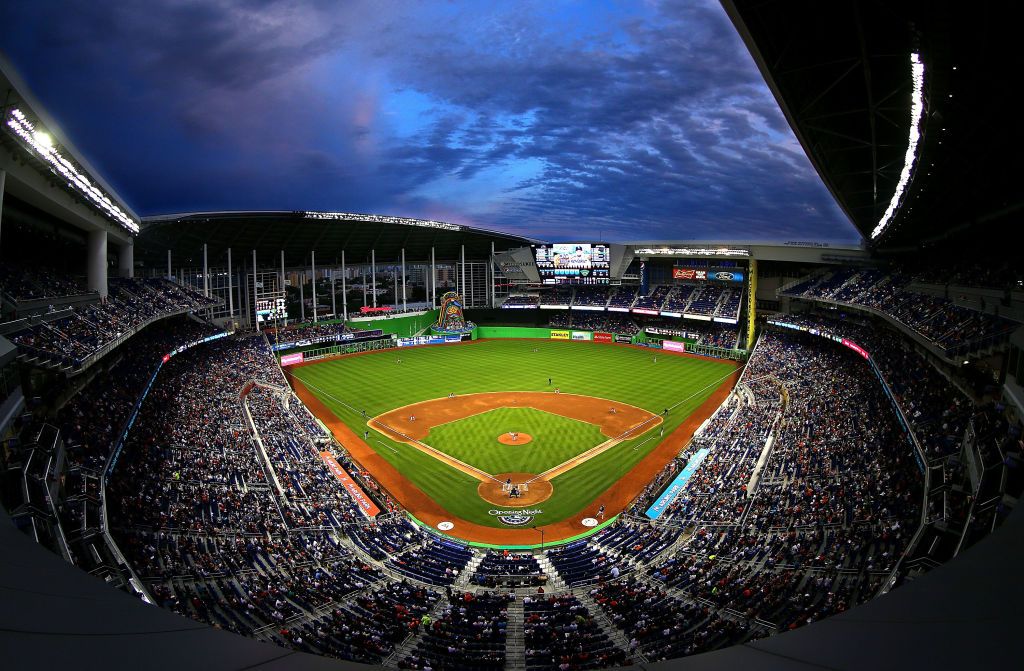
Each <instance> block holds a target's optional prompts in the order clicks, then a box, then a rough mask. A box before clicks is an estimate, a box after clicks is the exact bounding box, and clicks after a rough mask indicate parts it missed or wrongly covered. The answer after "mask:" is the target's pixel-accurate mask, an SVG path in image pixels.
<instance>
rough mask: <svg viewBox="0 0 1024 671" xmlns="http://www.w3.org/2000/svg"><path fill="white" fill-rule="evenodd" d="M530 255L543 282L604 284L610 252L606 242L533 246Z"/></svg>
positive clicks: (608, 271) (606, 281)
mask: <svg viewBox="0 0 1024 671" xmlns="http://www.w3.org/2000/svg"><path fill="white" fill-rule="evenodd" d="M533 254H534V260H535V261H536V262H537V272H538V273H540V280H541V282H542V283H544V284H608V278H609V274H610V269H611V255H610V251H609V248H608V246H607V245H595V244H591V243H589V242H561V243H554V244H551V245H534V246H533Z"/></svg>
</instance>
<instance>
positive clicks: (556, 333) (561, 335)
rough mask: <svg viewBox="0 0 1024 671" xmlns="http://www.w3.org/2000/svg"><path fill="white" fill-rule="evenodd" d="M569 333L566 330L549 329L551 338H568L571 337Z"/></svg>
mask: <svg viewBox="0 0 1024 671" xmlns="http://www.w3.org/2000/svg"><path fill="white" fill-rule="evenodd" d="M571 335H572V334H570V333H569V332H568V331H555V330H552V331H551V339H552V340H569V339H570V338H571Z"/></svg>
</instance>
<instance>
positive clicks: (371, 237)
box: [135, 212, 536, 267]
mask: <svg viewBox="0 0 1024 671" xmlns="http://www.w3.org/2000/svg"><path fill="white" fill-rule="evenodd" d="M492 242H493V243H494V246H495V249H496V250H497V251H503V250H506V249H510V248H513V247H522V246H523V245H528V244H530V243H531V242H536V241H534V240H531V239H529V238H524V237H521V236H517V235H510V234H507V233H499V232H495V231H487V230H484V229H480V228H472V227H470V226H463V225H460V224H450V223H447V222H440V221H426V220H422V219H409V218H405V217H392V216H386V215H372V214H353V213H345V212H196V213H189V214H172V215H165V216H159V217H146V218H144V219H143V221H142V232H141V234H140V235H139V239H138V240H137V241H136V249H135V260H136V261H137V262H138V261H139V260H142V261H143V262H144V263H145V264H146V265H151V266H154V267H162V266H163V265H164V264H166V263H167V250H168V249H170V250H171V254H172V256H173V259H172V260H173V263H174V266H175V267H179V266H187V265H190V264H196V265H201V264H202V259H203V244H204V243H205V244H207V245H208V250H207V253H208V256H209V259H210V262H211V263H213V262H214V260H215V259H222V258H224V257H226V255H227V250H228V248H231V249H232V254H233V255H234V258H235V259H236V260H238V261H239V262H240V261H241V260H242V257H243V256H245V255H250V258H251V254H252V250H254V249H255V250H256V257H257V262H258V263H259V264H261V265H262V264H264V263H266V264H268V265H270V264H276V263H280V254H281V251H282V250H283V251H284V254H285V264H286V265H289V266H294V265H302V264H305V263H308V260H309V252H310V250H314V251H316V254H317V263H318V264H321V263H322V264H324V265H326V264H329V263H336V262H340V260H341V251H342V250H343V249H344V250H345V260H346V262H347V263H361V262H364V261H369V260H370V251H371V250H375V251H376V256H377V262H378V263H382V262H385V263H386V262H389V261H397V260H398V259H399V258H400V257H401V253H402V249H405V254H406V260H407V262H410V263H411V262H414V261H425V260H429V259H430V250H431V247H433V248H434V250H435V254H436V258H437V260H438V261H440V260H453V259H456V258H458V257H459V254H460V252H461V246H462V245H465V246H466V258H467V259H481V258H485V257H487V256H488V255H490V252H491V243H492Z"/></svg>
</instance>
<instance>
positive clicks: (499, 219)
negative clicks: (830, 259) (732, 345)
mask: <svg viewBox="0 0 1024 671" xmlns="http://www.w3.org/2000/svg"><path fill="white" fill-rule="evenodd" d="M0 49H2V50H3V52H4V53H5V54H6V55H7V57H8V58H9V59H10V60H11V61H12V62H13V64H14V65H15V67H16V68H17V70H18V71H19V73H20V74H21V75H22V77H23V78H24V79H25V80H26V82H27V83H28V85H29V86H30V88H31V89H32V91H33V93H34V94H35V95H36V96H37V98H38V99H39V100H40V101H41V102H42V104H43V105H44V106H45V108H46V109H47V111H48V112H49V113H50V114H51V115H52V116H53V117H54V118H55V119H56V120H57V122H58V123H59V125H60V126H61V129H62V130H63V132H64V133H65V135H66V136H67V137H69V138H70V140H71V142H72V143H73V144H74V145H75V147H76V148H77V149H78V150H79V151H80V152H81V153H82V154H83V155H84V156H85V158H86V159H87V160H88V161H89V162H90V163H91V164H92V165H93V166H94V167H95V168H96V170H98V171H99V172H100V174H101V175H102V176H103V178H104V179H105V180H106V181H107V182H108V183H109V184H111V186H112V187H113V188H114V189H115V191H116V192H117V194H118V195H119V196H120V197H121V198H123V199H124V201H125V202H126V204H127V205H128V206H129V207H131V208H132V209H134V210H135V212H136V213H137V214H139V215H141V216H146V215H154V214H167V213H173V212H192V211H204V210H330V211H346V212H362V213H373V214H389V215H397V216H407V217H416V218H425V219H439V220H442V221H449V222H453V223H459V224H466V225H470V226H479V227H483V228H490V229H496V230H501V231H506V232H510V233H517V234H520V235H526V236H531V237H538V238H542V239H548V240H572V239H580V238H588V239H602V240H605V241H628V240H656V239H657V240H688V239H697V240H700V239H714V238H722V239H744V240H746V239H749V240H814V241H834V242H858V241H859V240H860V236H859V234H858V233H857V232H856V230H855V229H854V228H853V226H852V225H851V224H850V223H849V221H848V220H847V219H846V217H845V215H843V213H842V212H841V211H840V209H839V208H838V206H837V205H836V204H835V201H834V200H833V199H832V197H831V195H830V194H829V193H828V190H827V189H826V188H825V186H824V185H823V183H822V182H821V179H820V178H819V176H818V175H817V173H816V172H815V171H814V169H813V167H812V166H811V164H810V161H809V160H808V159H807V157H806V155H805V154H804V152H803V150H802V149H801V147H800V145H799V143H798V142H797V140H796V138H795V137H794V135H793V132H792V130H791V129H790V128H789V125H788V123H787V122H786V120H785V118H784V116H783V115H782V112H781V111H780V110H779V107H778V105H777V104H776V102H775V99H774V97H773V96H772V94H771V93H770V91H769V90H768V88H767V86H766V85H765V83H764V80H763V79H762V77H761V75H760V73H759V72H758V70H757V67H756V66H755V64H754V62H753V59H752V58H751V56H750V54H749V52H748V51H747V49H746V47H745V46H744V45H743V43H742V41H741V40H740V38H739V36H738V34H737V33H736V30H735V29H734V28H733V26H732V24H731V22H730V21H729V19H728V17H727V16H726V15H725V12H724V10H723V9H722V8H721V6H720V5H719V4H718V3H717V2H710V1H706V0H679V1H657V0H650V1H641V0H629V1H622V2H604V1H598V0H570V1H561V0H546V1H540V2H534V1H533V0H518V1H516V2H486V1H485V0H469V1H465V2H463V1H457V0H456V1H452V2H425V1H423V2H414V1H411V0H372V1H371V0H348V1H346V2H336V1H335V0H311V1H298V0H294V1H292V0H198V1H193V0H147V1H145V2H143V1H141V0H138V1H136V0H130V1H126V2H96V1H95V0H69V1H66V2H55V1H51V0H38V1H36V2H8V3H0Z"/></svg>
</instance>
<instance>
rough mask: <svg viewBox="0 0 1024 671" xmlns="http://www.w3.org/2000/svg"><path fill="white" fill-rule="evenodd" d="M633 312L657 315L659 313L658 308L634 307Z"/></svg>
mask: <svg viewBox="0 0 1024 671" xmlns="http://www.w3.org/2000/svg"><path fill="white" fill-rule="evenodd" d="M633 312H635V313H636V314H638V315H656V314H658V311H657V310H650V309H648V308H633Z"/></svg>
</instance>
